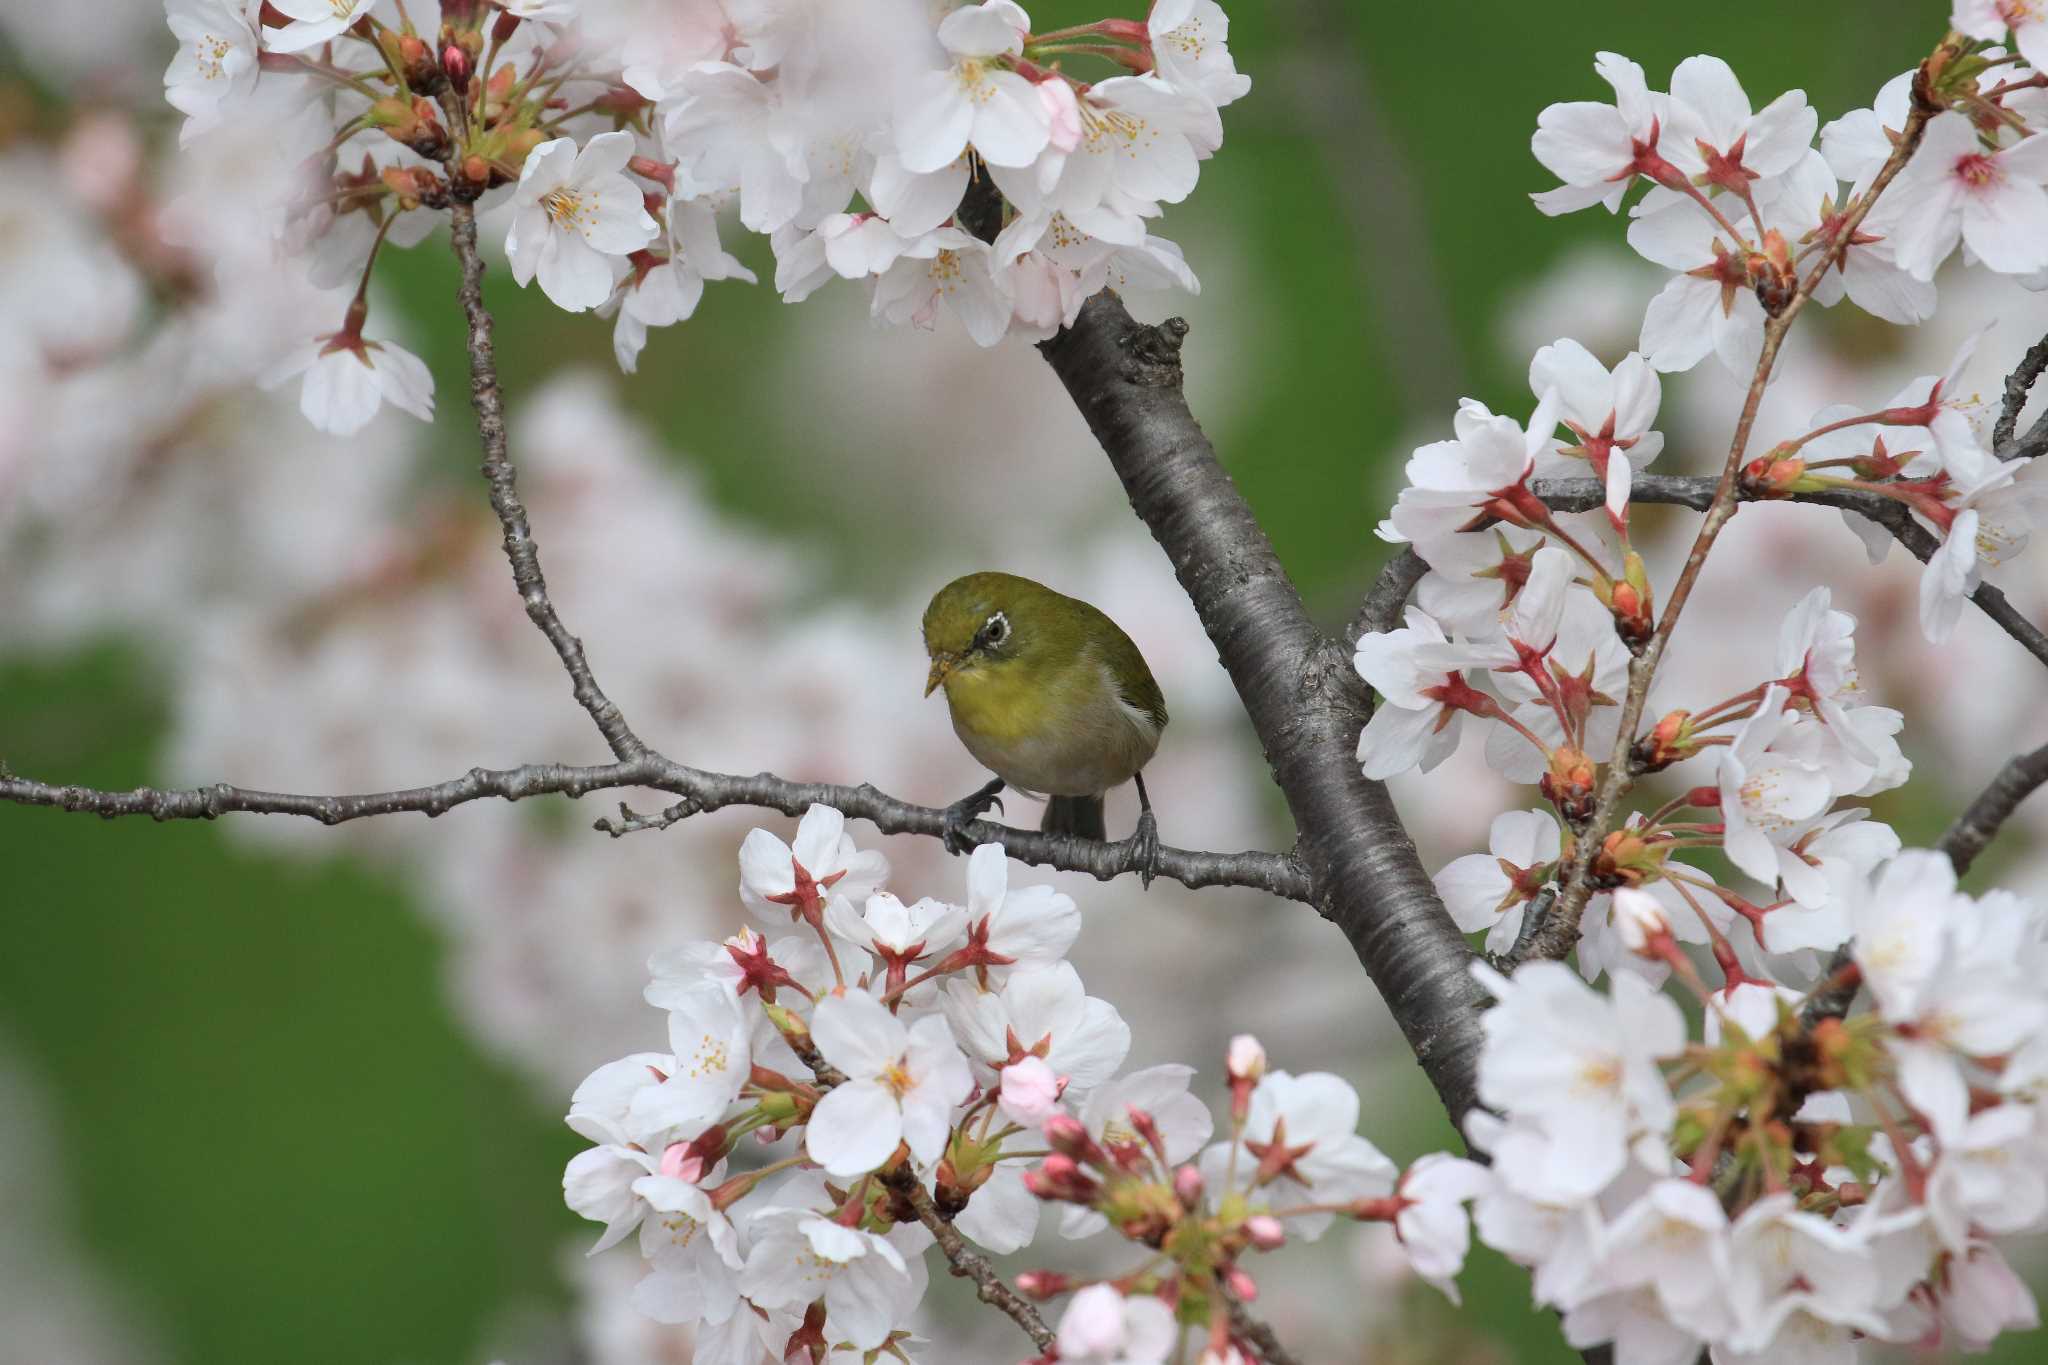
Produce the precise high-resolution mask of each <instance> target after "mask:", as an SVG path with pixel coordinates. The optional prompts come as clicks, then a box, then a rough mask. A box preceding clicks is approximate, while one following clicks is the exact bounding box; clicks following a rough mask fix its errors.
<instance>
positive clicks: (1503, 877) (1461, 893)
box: [1435, 810, 1559, 953]
mask: <svg viewBox="0 0 2048 1365" xmlns="http://www.w3.org/2000/svg"><path fill="white" fill-rule="evenodd" d="M1558 852H1559V834H1558V827H1557V821H1556V819H1555V818H1553V817H1552V816H1551V814H1550V813H1549V812H1548V811H1540V810H1511V811H1503V812H1502V813H1501V814H1499V815H1496V816H1495V817H1494V818H1493V828H1492V831H1491V833H1490V835H1489V836H1488V839H1487V846H1486V852H1484V853H1468V854H1466V855H1464V856H1463V857H1461V858H1456V859H1454V860H1452V861H1451V863H1450V864H1448V865H1447V866H1446V867H1445V868H1444V869H1443V871H1441V872H1439V873H1437V874H1436V879H1435V880H1436V889H1437V894H1438V895H1440V896H1442V897H1443V899H1444V908H1445V909H1447V910H1449V911H1450V912H1451V918H1452V919H1453V920H1454V921H1456V923H1457V926H1458V928H1459V929H1460V930H1462V931H1463V932H1465V933H1468V934H1470V933H1476V932H1478V931H1479V930H1481V929H1484V930H1486V931H1487V935H1486V948H1487V951H1488V952H1493V953H1500V952H1506V951H1507V950H1508V949H1509V948H1512V947H1513V946H1514V943H1515V939H1516V937H1517V936H1518V935H1519V934H1520V933H1521V929H1522V913H1523V911H1525V910H1526V909H1527V908H1528V905H1529V902H1530V901H1531V900H1533V899H1535V897H1536V894H1537V893H1538V892H1539V891H1541V890H1542V888H1543V885H1544V883H1545V882H1547V881H1548V880H1549V875H1548V874H1549V871H1550V869H1551V868H1552V867H1553V866H1554V865H1555V864H1556V862H1557V858H1558Z"/></svg>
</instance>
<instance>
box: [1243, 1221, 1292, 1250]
mask: <svg viewBox="0 0 2048 1365" xmlns="http://www.w3.org/2000/svg"><path fill="white" fill-rule="evenodd" d="M1244 1231H1245V1236H1247V1237H1249V1238H1251V1239H1252V1245H1253V1246H1255V1247H1257V1248H1258V1249H1259V1250H1261V1251H1272V1250H1274V1249H1275V1248H1277V1247H1279V1246H1280V1245H1281V1243H1283V1242H1285V1241H1286V1240H1287V1229H1286V1228H1285V1227H1284V1226H1282V1225H1281V1222H1280V1220H1279V1219H1278V1218H1275V1217H1274V1216H1273V1215H1272V1214H1270V1213H1255V1214H1253V1215H1252V1216H1251V1217H1249V1218H1247V1219H1245V1220H1244Z"/></svg>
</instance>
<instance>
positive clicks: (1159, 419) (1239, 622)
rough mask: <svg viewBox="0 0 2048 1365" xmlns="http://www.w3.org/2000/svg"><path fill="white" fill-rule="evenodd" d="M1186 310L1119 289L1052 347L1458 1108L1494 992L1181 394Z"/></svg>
mask: <svg viewBox="0 0 2048 1365" xmlns="http://www.w3.org/2000/svg"><path fill="white" fill-rule="evenodd" d="M1186 334H1187V324H1186V323H1184V322H1182V321H1180V320H1179V319H1178V318H1174V319H1170V320H1168V321H1167V322H1165V323H1164V324H1162V325H1160V326H1157V327H1150V326H1144V325H1141V324H1139V323H1137V322H1135V321H1133V320H1132V318H1131V316H1130V314H1129V313H1127V312H1125V311H1124V306H1123V304H1122V302H1121V301H1120V300H1119V299H1118V298H1117V297H1116V295H1115V294H1114V293H1111V292H1108V291H1104V292H1103V293H1101V294H1098V295H1096V296H1095V297H1094V298H1092V299H1090V300H1089V301H1088V302H1087V303H1086V304H1085V305H1083V307H1082V309H1081V313H1080V316H1079V318H1077V319H1076V321H1075V323H1074V325H1073V326H1072V327H1070V328H1068V329H1066V330H1065V331H1063V332H1061V333H1060V334H1059V335H1058V336H1056V337H1054V338H1053V339H1052V340H1050V341H1047V342H1045V343H1043V344H1042V345H1041V347H1040V349H1041V350H1042V351H1043V352H1044V354H1045V357H1046V359H1047V360H1048V361H1050V362H1051V364H1052V367H1053V369H1054V371H1055V372H1056V373H1057V374H1058V375H1059V377H1060V380H1061V382H1062V383H1064V384H1065V385H1066V388H1067V392H1068V393H1069V394H1070V395H1071V396H1072V398H1073V400H1074V404H1075V406H1076V407H1077V408H1078V409H1079V410H1080V412H1081V415H1082V416H1083V417H1084V418H1086V419H1087V422H1088V425H1089V428H1090V429H1091V430H1092V431H1093V432H1094V433H1095V438H1096V440H1097V441H1099V442H1100V443H1101V445H1102V449H1103V451H1104V453H1105V454H1107V455H1108V456H1109V461H1110V464H1111V466H1112V467H1113V468H1114V469H1115V470H1116V473H1117V477H1118V478H1120V479H1121V480H1122V481H1123V485H1124V491H1125V492H1126V493H1127V494H1128V495H1129V497H1130V500H1131V506H1132V507H1133V508H1134V509H1136V511H1137V513H1138V516H1139V517H1140V518H1141V519H1142V520H1143V521H1144V522H1145V524H1146V525H1147V526H1148V527H1149V528H1150V529H1151V531H1152V535H1153V538H1154V539H1156V540H1157V541H1158V542H1159V544H1160V546H1161V547H1162V548H1163V549H1164V550H1165V551H1166V554H1167V557H1168V559H1170V560H1171V561H1172V563H1173V569H1174V573H1175V575H1176V576H1177V577H1178V578H1179V580H1180V584H1181V587H1182V588H1183V589H1185V590H1186V592H1187V594H1188V600H1189V601H1190V602H1192V603H1193V604H1194V608H1195V612H1196V614H1197V615H1198V616H1200V618H1201V621H1202V625H1203V627H1204V628H1205V629H1206V630H1207V631H1208V633H1209V638H1210V640H1211V641H1212V642H1213V643H1214V644H1215V646H1216V652H1217V655H1218V657H1219V658H1221V660H1222V661H1223V666H1224V668H1225V669H1227V670H1228V671H1229V673H1230V678H1231V682H1232V683H1233V684H1234V685H1235V686H1236V688H1237V693H1238V696H1239V698H1240V699H1241V700H1242V701H1243V703H1244V707H1245V711H1246V714H1247V715H1248V716H1249V717H1250V718H1251V722H1252V727H1253V729H1254V730H1255V731H1256V732H1257V734H1258V737H1259V742H1260V744H1261V746H1262V747H1263V748H1264V750H1265V755H1266V761H1267V763H1268V765H1270V767H1271V769H1272V772H1273V777H1274V780H1275V781H1276V782H1277V783H1278V784H1279V787H1280V790H1281V793H1282V794H1283V795H1284V796H1285V797H1286V799H1287V805H1288V809H1289V810H1290V811H1291V812H1292V813H1293V816H1294V823H1295V828H1296V829H1297V830H1298V831H1300V844H1299V856H1300V858H1301V860H1302V862H1303V864H1304V865H1305V866H1306V867H1307V869H1308V872H1309V877H1310V882H1311V885H1312V887H1313V891H1314V903H1315V905H1316V908H1317V909H1319V910H1320V911H1321V912H1322V913H1323V914H1324V915H1325V916H1326V917H1328V918H1329V919H1330V920H1332V921H1333V922H1334V923H1335V924H1336V925H1337V927H1338V928H1339V929H1341V930H1342V931H1343V933H1344V936H1345V938H1346V939H1347V940H1349V941H1350V943H1351V946H1352V948H1353V950H1354V951H1355V952H1357V954H1358V957H1359V960H1360V961H1361V962H1362V963H1363V964H1364V965H1365V969H1366V972H1367V974H1368V975H1369V976H1370V977H1371V978H1372V980H1373V983H1374V984H1375V985H1376V986H1378V987H1379V990H1380V992H1381V994H1382V995H1384V996H1385V997H1386V1001H1387V1005H1388V1008H1389V1009H1390V1010H1391V1011H1392V1013H1393V1016H1394V1019H1395V1021H1396V1022H1397V1023H1398V1024H1399V1025H1400V1026H1401V1030H1402V1032H1403V1033H1404V1034H1406V1035H1407V1038H1408V1043H1409V1046H1410V1047H1411V1048H1413V1049H1414V1052H1415V1055H1416V1057H1417V1059H1418V1060H1419V1061H1420V1062H1421V1063H1422V1067H1423V1070H1424V1071H1425V1072H1426V1073H1427V1074H1428V1076H1429V1078H1430V1081H1431V1083H1432V1084H1434V1085H1435V1086H1436V1089H1437V1093H1438V1094H1439V1095H1440V1096H1441V1097H1442V1099H1443V1102H1444V1106H1445V1108H1446V1110H1447V1111H1448V1112H1449V1113H1450V1114H1451V1116H1452V1118H1453V1120H1454V1121H1455V1120H1457V1119H1460V1118H1462V1117H1463V1116H1464V1114H1465V1112H1466V1111H1467V1110H1468V1109H1470V1108H1471V1107H1472V1104H1473V1102H1474V1075H1475V1063H1476V1058H1477V1055H1478V1049H1479V1043H1480V1032H1479V1015H1480V1013H1481V1011H1482V1010H1484V1009H1485V1007H1486V1003H1487V1001H1486V996H1485V993H1484V992H1483V991H1481V990H1480V988H1479V986H1478V983H1477V982H1475V981H1474V980H1473V979H1472V977H1471V973H1470V970H1469V968H1470V964H1471V962H1472V952H1471V949H1470V948H1469V947H1468V946H1467V945H1466V943H1465V939H1464V936H1463V935H1462V934H1460V933H1459V932H1458V930H1457V926H1456V925H1454V924H1452V922H1451V919H1450V916H1449V915H1448V914H1447V913H1446V912H1445V911H1444V908H1443V903H1442V902H1441V901H1440V900H1439V899H1438V898H1437V894H1436V888H1435V887H1434V886H1432V885H1431V884H1430V879H1429V874H1428V873H1427V872H1425V871H1424V870H1423V867H1422V863H1421V860H1420V859H1419V858H1417V857H1416V854H1415V845H1414V843H1413V841H1412V840H1410V839H1409V837H1408V835H1407V832H1406V831H1405V830H1404V829H1403V828H1402V827H1401V821H1400V818H1399V816H1398V815H1397V814H1396V813H1395V811H1394V806H1393V801H1392V799H1391V798H1390V797H1389V796H1388V794H1387V790H1386V788H1385V786H1383V785H1382V784H1380V783H1378V782H1372V781H1368V780H1367V779H1366V778H1365V777H1364V775H1363V774H1362V773H1361V772H1360V771H1359V767H1358V763H1357V761H1356V760H1355V758H1354V757H1353V754H1354V752H1355V750H1356V749H1357V746H1358V735H1359V732H1360V730H1361V729H1363V728H1364V725H1365V722H1366V720H1367V719H1368V718H1369V717H1370V715H1371V711H1372V707H1371V702H1370V699H1369V697H1368V696H1367V694H1366V690H1365V685H1364V683H1363V682H1362V681H1361V680H1360V679H1359V677H1358V674H1357V672H1356V671H1355V670H1354V669H1353V668H1352V666H1351V660H1350V657H1349V655H1348V653H1347V651H1346V650H1345V648H1344V646H1343V645H1342V644H1341V643H1340V642H1338V641H1335V640H1331V639H1327V638H1325V637H1324V636H1322V635H1321V634H1320V633H1318V632H1317V630H1316V629H1315V627H1314V625H1313V624H1311V622H1310V621H1309V619H1308V614H1307V613H1306V612H1305V611H1304V610H1303V608H1302V604H1301V598H1300V595H1299V594H1298V593H1296V591H1295V589H1294V586H1293V584H1292V583H1290V582H1289V581H1288V579H1287V575H1286V574H1285V572H1283V571H1282V569H1281V567H1280V561H1279V559H1278V558H1277V557H1276V556H1275V555H1274V553H1273V547H1272V544H1271V543H1270V542H1269V541H1268V540H1267V538H1266V534H1265V532H1264V531H1263V530H1262V529H1261V528H1260V526H1259V523H1258V520H1257V518H1256V517H1254V516H1253V514H1252V510H1251V508H1250V507H1249V506H1247V505H1246V503H1245V501H1244V498H1243V497H1242V496H1241V495H1240V494H1239V493H1238V491H1237V487H1236V485H1235V484H1233V483H1232V482H1231V479H1230V476H1229V475H1228V474H1226V473H1225V472H1224V470H1223V466H1222V465H1221V464H1220V463H1218V462H1217V459H1216V452H1215V451H1214V449H1213V448H1212V447H1211V446H1210V444H1209V439H1208V437H1207V436H1205V435H1203V433H1202V429H1201V427H1200V426H1199V425H1197V424H1196V422H1195V419H1194V416H1193V414H1191V413H1190V412H1189V410H1188V405H1187V400H1186V398H1185V396H1184V395H1183V393H1182V391H1181V366H1180V347H1181V341H1182V339H1183V338H1184V337H1185V336H1186Z"/></svg>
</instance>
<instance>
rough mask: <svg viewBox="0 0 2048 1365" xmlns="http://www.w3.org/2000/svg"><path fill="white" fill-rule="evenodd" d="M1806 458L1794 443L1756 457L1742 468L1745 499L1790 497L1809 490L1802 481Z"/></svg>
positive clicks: (1742, 488)
mask: <svg viewBox="0 0 2048 1365" xmlns="http://www.w3.org/2000/svg"><path fill="white" fill-rule="evenodd" d="M1805 475H1806V461H1805V460H1802V459H1800V458H1799V456H1798V455H1796V454H1794V453H1793V448H1792V447H1791V446H1782V445H1781V446H1778V447H1776V448H1775V449H1773V450H1769V451H1766V452H1765V453H1764V454H1762V455H1759V456H1757V457H1756V458H1755V459H1754V460H1751V461H1750V462H1749V463H1748V464H1746V465H1744V466H1743V468H1742V481H1741V484H1740V485H1739V486H1740V489H1741V492H1742V496H1744V497H1746V498H1789V497H1791V496H1792V495H1793V494H1794V493H1801V492H1806V491H1809V490H1808V489H1807V488H1806V487H1805V486H1804V484H1803V482H1802V481H1803V480H1804V478H1805Z"/></svg>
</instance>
